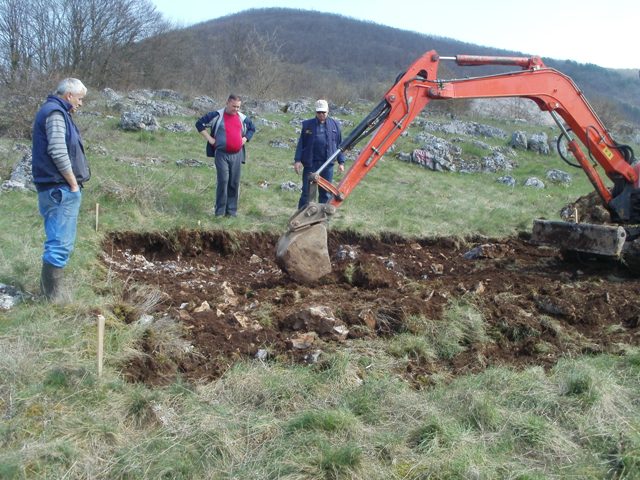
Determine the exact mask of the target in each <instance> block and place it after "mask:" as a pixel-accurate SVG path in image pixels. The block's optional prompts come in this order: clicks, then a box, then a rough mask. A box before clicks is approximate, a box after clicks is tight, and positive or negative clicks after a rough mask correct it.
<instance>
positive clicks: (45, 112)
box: [31, 95, 91, 191]
mask: <svg viewBox="0 0 640 480" xmlns="http://www.w3.org/2000/svg"><path fill="white" fill-rule="evenodd" d="M70 109H71V104H70V103H69V102H67V101H65V100H64V99H62V98H60V97H57V96H55V95H49V96H48V97H47V100H46V101H45V103H44V104H43V105H42V107H41V108H40V110H39V111H38V113H36V118H35V120H34V122H33V140H32V147H31V153H32V162H31V170H32V173H33V182H34V183H35V184H36V188H37V189H38V191H42V190H47V189H49V188H52V187H54V186H56V185H61V184H62V185H64V184H66V183H67V181H66V180H65V179H64V177H63V176H62V175H61V174H60V172H59V171H58V169H57V168H56V165H55V163H53V159H52V158H51V157H50V156H49V153H47V146H48V144H49V142H48V140H47V117H48V116H49V115H50V114H51V113H52V112H54V111H58V112H60V113H62V116H63V117H64V123H65V125H66V135H65V142H66V144H67V152H69V158H70V159H71V169H72V170H73V174H74V175H75V177H76V180H77V181H78V184H80V185H82V183H83V182H86V181H87V180H89V178H90V177H91V171H90V170H89V165H88V163H87V159H86V157H85V155H84V146H83V145H82V138H81V137H80V132H79V131H78V127H76V124H75V123H73V120H72V119H71V114H70V113H69V110H70Z"/></svg>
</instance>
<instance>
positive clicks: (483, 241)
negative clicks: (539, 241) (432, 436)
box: [103, 230, 640, 387]
mask: <svg viewBox="0 0 640 480" xmlns="http://www.w3.org/2000/svg"><path fill="white" fill-rule="evenodd" d="M276 242H277V236H275V235H273V234H268V233H238V232H225V231H188V230H179V231H172V232H159V233H135V232H115V233H111V234H110V235H108V236H107V238H106V240H105V243H104V255H103V261H104V263H105V265H106V266H107V267H108V268H109V269H110V270H111V271H112V272H114V273H115V274H116V275H118V276H119V277H121V278H122V280H123V281H124V282H125V284H126V285H127V286H128V290H127V291H129V295H130V297H131V298H129V299H126V298H125V300H124V301H123V302H122V303H121V304H118V305H114V313H116V315H118V316H121V317H122V318H123V319H124V320H125V321H128V322H134V321H137V322H140V321H143V319H147V321H148V320H149V318H150V317H149V315H148V314H151V315H152V316H153V318H154V320H153V321H150V322H149V324H148V327H147V330H146V331H145V334H144V335H143V336H142V339H141V341H140V344H139V345H138V348H139V350H140V352H141V354H140V355H137V356H133V357H131V358H130V359H129V361H128V362H127V364H126V365H124V367H123V368H124V372H125V375H126V377H127V378H128V379H130V380H131V381H140V382H145V383H148V384H163V383H167V382H170V381H172V380H174V379H175V378H176V376H177V375H181V376H182V377H183V378H187V379H190V380H194V381H199V380H211V379H215V378H218V377H219V376H220V375H222V374H223V373H224V372H225V370H226V369H227V368H229V366H231V365H232V364H233V363H234V362H235V361H237V360H238V359H240V358H247V357H256V356H257V357H258V358H263V359H269V358H276V357H277V358H278V359H281V360H285V361H296V362H298V361H303V362H305V361H306V362H314V361H317V359H318V356H319V355H321V353H320V352H327V351H331V350H335V349H340V348H344V347H345V346H348V345H349V343H350V342H353V341H354V339H363V338H364V339H367V338H376V337H381V336H383V337H390V336H393V335H397V334H399V333H402V332H416V319H428V320H429V321H431V322H433V324H434V325H435V326H436V329H439V328H442V329H446V328H447V322H450V321H451V319H450V317H447V315H446V312H447V311H448V310H450V308H451V305H456V304H458V305H460V304H464V305H471V306H472V308H473V311H475V312H479V313H480V314H481V317H482V318H483V320H484V322H485V323H484V333H485V335H483V336H482V338H475V337H474V336H473V335H470V336H469V335H468V336H467V337H466V339H465V341H464V342H463V344H461V348H460V351H459V353H457V354H455V355H453V356H448V357H442V356H436V357H428V358H425V357H424V356H420V355H416V356H409V357H410V358H408V359H407V361H406V362H404V363H402V362H400V363H402V365H403V367H402V371H400V372H398V374H400V375H403V376H405V377H407V378H408V379H409V380H410V381H412V382H413V383H414V384H415V385H416V386H418V387H419V386H423V385H425V384H429V381H430V380H429V378H430V377H431V375H434V374H438V375H440V376H441V375H442V374H446V375H459V374H465V373H470V372H477V371H481V370H483V369H485V368H487V367H489V366H493V365H510V366H514V367H516V368H518V367H523V366H528V365H541V366H544V367H548V366H550V365H553V364H554V363H555V362H556V361H557V360H558V359H559V358H560V357H563V356H571V355H577V354H584V353H592V352H593V353H599V352H612V353H623V352H624V349H625V345H637V344H638V343H639V340H640V334H639V328H638V323H639V319H640V295H639V294H640V279H638V278H636V277H634V276H631V275H630V274H629V272H628V271H627V270H625V268H624V266H622V265H620V264H618V263H615V262H611V261H602V260H595V259H588V260H586V259H578V260H575V259H573V260H572V261H569V260H566V259H564V258H562V257H561V256H560V255H559V253H558V252H557V251H556V250H554V249H551V248H547V247H538V246H535V245H532V244H531V243H529V242H528V240H527V236H526V235H525V234H523V235H520V236H519V237H511V238H501V239H488V238H482V237H477V238H470V239H466V240H460V239H454V238H437V239H429V238H423V239H407V238H402V237H400V236H397V235H393V234H387V235H385V234H382V235H379V236H376V237H373V236H364V235H359V234H357V233H354V232H348V231H347V232H338V231H330V232H329V252H330V254H331V257H332V266H333V271H332V273H331V274H329V275H328V276H326V277H324V278H322V279H321V280H320V281H318V282H317V285H313V286H306V285H299V284H296V283H295V282H293V281H292V280H291V279H290V278H288V277H287V276H286V275H285V274H284V273H283V272H282V271H281V270H280V269H279V268H278V267H277V265H276V263H275V258H274V251H275V245H276ZM143 287H144V288H143ZM143 291H144V292H146V293H145V295H147V296H153V295H151V294H150V293H149V292H151V291H153V292H155V294H154V295H155V297H154V298H155V300H154V301H150V300H149V299H148V298H147V299H144V298H141V292H143ZM136 295H137V296H138V297H140V298H134V297H136ZM141 305H145V306H144V308H143V307H141ZM142 310H145V313H147V315H146V316H145V315H142V316H141V312H142ZM418 323H419V322H418ZM418 331H419V330H418ZM169 332H174V333H175V335H173V336H171V335H169ZM176 338H177V339H176Z"/></svg>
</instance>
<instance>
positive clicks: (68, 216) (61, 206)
mask: <svg viewBox="0 0 640 480" xmlns="http://www.w3.org/2000/svg"><path fill="white" fill-rule="evenodd" d="M81 202H82V192H81V191H77V192H71V191H70V188H69V186H68V185H65V186H58V187H54V188H51V189H49V190H45V191H42V192H38V208H39V209H40V215H42V218H43V219H44V233H45V235H46V237H47V238H46V240H45V242H44V253H43V254H42V261H43V262H46V263H49V264H51V265H53V266H54V267H59V268H62V267H64V266H66V265H67V262H68V261H69V256H70V255H71V252H73V247H74V245H75V241H76V230H77V225H78V213H79V212H80V203H81Z"/></svg>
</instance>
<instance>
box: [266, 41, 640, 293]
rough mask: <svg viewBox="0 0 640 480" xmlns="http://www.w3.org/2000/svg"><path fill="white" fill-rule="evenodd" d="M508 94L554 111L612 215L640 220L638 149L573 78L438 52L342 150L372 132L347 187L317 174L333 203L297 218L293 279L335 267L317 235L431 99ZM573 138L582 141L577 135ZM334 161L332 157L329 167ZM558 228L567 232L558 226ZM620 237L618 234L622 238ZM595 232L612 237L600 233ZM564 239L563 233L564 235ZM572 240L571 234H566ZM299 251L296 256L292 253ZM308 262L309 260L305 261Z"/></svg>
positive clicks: (290, 236)
mask: <svg viewBox="0 0 640 480" xmlns="http://www.w3.org/2000/svg"><path fill="white" fill-rule="evenodd" d="M442 60H447V61H449V60H452V61H455V62H456V63H457V64H458V65H461V66H473V65H513V66H515V67H520V68H521V70H516V71H514V72H509V73H502V74H496V75H488V76H479V77H471V78H465V79H451V80H443V79H438V78H437V72H438V66H439V63H440V61H442ZM506 97H520V98H528V99H530V100H532V101H534V102H535V103H536V105H538V107H539V108H540V109H541V110H543V111H547V112H549V113H550V114H551V116H552V118H553V119H554V121H555V122H556V124H557V125H558V127H559V128H560V130H561V131H562V134H563V135H565V136H566V138H567V141H568V144H567V147H568V150H569V151H570V152H571V153H572V154H573V155H574V157H575V158H576V159H577V161H578V163H579V165H580V167H581V168H582V169H583V170H584V172H585V174H586V175H587V177H588V178H589V180H590V182H591V184H592V185H593V187H594V188H595V190H596V192H597V193H598V194H599V196H600V197H601V199H602V201H603V203H604V205H605V206H606V207H607V209H608V210H609V211H610V212H611V216H612V218H613V219H614V220H615V221H617V222H618V223H632V222H636V223H640V191H639V190H638V173H637V172H636V170H635V169H634V168H633V167H632V166H631V163H632V160H633V152H632V151H631V149H630V148H629V147H627V146H624V145H618V144H617V143H616V142H615V141H614V140H613V139H612V138H611V135H610V134H609V132H608V131H607V129H606V128H605V127H604V125H603V124H602V122H601V121H600V119H599V118H598V116H597V115H596V113H595V112H594V111H593V109H592V108H591V106H590V105H589V102H588V101H587V100H586V98H585V97H584V95H583V94H582V92H581V91H580V89H579V88H578V87H577V86H576V85H575V83H574V82H573V81H572V80H571V79H570V78H569V77H568V76H566V75H564V74H562V73H560V72H559V71H557V70H554V69H552V68H548V67H546V66H545V65H544V63H543V62H542V60H541V59H540V57H487V56H473V55H457V56H455V57H440V56H439V55H438V54H437V53H436V52H435V51H433V50H432V51H429V52H426V53H425V54H424V55H422V56H421V57H420V58H418V59H417V60H416V61H415V62H414V63H413V64H412V65H411V66H410V67H409V68H408V69H407V71H406V72H405V73H404V74H403V75H401V76H400V77H399V79H398V80H397V81H396V83H395V84H394V85H393V86H392V87H391V88H390V89H389V90H388V91H387V93H386V94H385V96H384V99H383V100H382V101H381V102H380V104H379V105H378V106H377V107H376V108H375V109H374V110H373V111H372V112H371V114H369V115H368V116H367V117H366V118H365V119H364V120H363V121H362V122H361V123H360V124H359V125H358V126H357V127H356V128H355V129H354V131H353V132H351V134H350V135H349V136H348V137H347V138H346V139H345V140H344V141H343V143H342V144H341V145H340V147H339V151H343V152H344V151H346V150H348V149H350V148H351V147H352V146H353V145H355V144H356V143H357V142H358V141H360V140H361V139H362V138H364V137H365V136H368V135H369V134H372V137H371V139H370V140H369V142H368V143H367V145H366V146H365V147H364V148H363V149H362V151H361V153H360V154H359V155H358V157H357V159H356V160H355V162H354V164H353V165H352V166H351V168H350V169H349V171H348V172H347V173H346V175H345V176H344V177H343V178H342V180H341V182H340V183H339V184H338V185H337V186H336V185H333V183H331V182H328V181H327V180H325V179H324V178H322V177H321V176H320V175H319V172H320V171H321V170H322V168H321V169H320V170H319V171H318V172H316V173H315V174H314V175H312V181H313V182H314V183H315V184H317V185H318V186H320V187H322V188H324V189H325V190H327V191H329V192H330V193H331V194H332V195H333V198H332V199H331V200H330V201H329V204H328V205H318V204H316V203H310V204H309V205H308V206H306V207H303V208H302V209H300V210H299V211H298V212H296V213H295V214H294V215H293V216H292V217H291V219H290V221H289V228H288V231H287V232H286V233H285V234H284V235H283V236H282V237H281V238H280V241H279V242H278V248H277V252H276V260H277V261H278V263H279V265H280V266H281V267H282V268H283V269H284V270H285V271H287V272H288V273H289V274H290V275H291V276H292V277H293V278H294V279H296V280H299V281H304V282H309V281H314V280H317V279H318V278H320V277H321V276H323V275H325V274H326V273H328V271H330V270H331V266H330V262H329V256H328V252H327V251H326V250H327V249H326V247H325V248H321V249H320V250H322V252H319V249H318V244H317V241H315V240H317V239H316V238H312V237H313V236H315V237H317V236H318V235H320V236H321V237H322V236H323V235H324V237H325V238H326V223H327V220H328V218H329V216H330V215H331V214H333V212H334V211H335V209H336V208H338V207H340V205H341V204H342V202H344V201H345V200H346V198H347V197H348V196H349V195H350V193H351V192H352V191H353V189H354V188H355V187H356V186H357V185H358V184H359V183H360V181H361V180H362V179H363V178H364V176H365V175H366V174H367V173H368V172H369V171H370V170H371V169H372V168H373V167H374V166H375V164H376V163H377V162H378V160H379V159H380V158H382V156H383V155H384V154H385V152H386V151H387V150H388V149H389V148H390V147H391V146H392V145H393V143H394V142H395V141H396V140H397V138H398V137H399V136H400V134H402V132H404V131H405V130H406V129H407V128H408V126H409V125H410V124H411V122H412V121H413V120H414V118H415V117H416V116H417V115H418V114H419V113H420V112H421V111H422V110H423V109H424V108H425V107H426V106H427V104H428V103H429V102H431V101H432V100H445V99H476V98H506ZM572 135H575V137H577V138H573V136H572ZM578 141H579V142H580V143H581V144H582V145H583V146H584V147H585V148H586V149H587V151H588V152H589V155H590V157H591V158H592V159H593V160H594V161H595V162H597V163H598V164H599V165H600V166H601V167H602V169H603V170H604V173H605V174H606V175H607V177H608V178H609V179H610V180H611V181H612V182H613V184H614V188H613V190H612V191H610V190H609V189H608V188H607V187H606V185H605V184H604V182H603V179H602V178H601V177H600V175H599V174H598V172H597V170H596V169H595V168H594V166H593V164H592V163H593V162H591V161H590V159H589V158H587V156H586V155H585V153H584V152H583V151H582V148H581V146H580V144H579V143H578ZM337 153H338V152H336V154H337ZM332 159H333V156H332V157H331V158H330V159H329V160H328V161H327V163H328V162H329V161H331V160H332ZM325 165H326V164H325ZM323 167H324V166H323ZM636 197H638V199H639V200H638V201H636ZM311 227H313V233H311V230H312V228H311ZM323 228H324V230H323ZM554 228H556V229H561V228H562V227H560V226H558V225H556V226H555V227H554ZM547 230H548V229H545V230H544V231H547ZM307 232H309V233H308V234H307ZM597 232H600V230H597ZM617 232H618V231H617V230H616V234H617ZM595 235H596V236H597V235H605V234H604V233H595ZM551 236H553V235H551ZM559 237H560V238H562V237H563V236H562V235H559ZM565 238H569V237H567V236H565ZM592 243H593V242H592ZM596 243H597V242H596ZM602 243H603V244H605V245H609V239H605V240H604V241H603V242H602ZM618 244H619V242H618ZM586 245H587V247H584V249H585V250H586V251H588V250H589V248H588V245H589V242H586ZM616 248H618V247H616ZM294 251H295V253H292V252H294ZM319 253H320V254H319ZM310 258H311V259H313V260H312V261H311V263H309V261H308V259H310ZM304 259H306V261H303V260H304Z"/></svg>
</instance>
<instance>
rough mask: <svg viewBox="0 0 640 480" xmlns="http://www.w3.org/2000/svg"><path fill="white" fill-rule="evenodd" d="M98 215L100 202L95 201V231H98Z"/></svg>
mask: <svg viewBox="0 0 640 480" xmlns="http://www.w3.org/2000/svg"><path fill="white" fill-rule="evenodd" d="M99 216H100V204H99V203H96V232H97V231H98V217H99Z"/></svg>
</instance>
